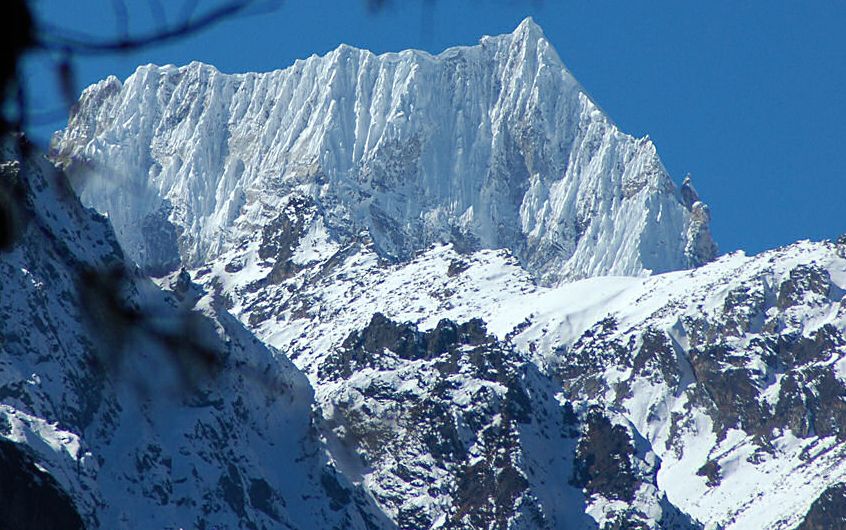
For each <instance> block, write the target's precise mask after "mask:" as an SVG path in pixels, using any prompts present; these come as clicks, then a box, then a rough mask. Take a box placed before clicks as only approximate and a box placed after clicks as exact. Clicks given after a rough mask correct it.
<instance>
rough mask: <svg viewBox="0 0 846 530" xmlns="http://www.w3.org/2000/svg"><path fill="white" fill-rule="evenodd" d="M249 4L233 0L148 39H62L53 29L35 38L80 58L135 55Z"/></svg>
mask: <svg viewBox="0 0 846 530" xmlns="http://www.w3.org/2000/svg"><path fill="white" fill-rule="evenodd" d="M252 3H253V0H235V1H233V2H229V3H227V4H224V5H222V6H220V7H219V8H217V9H213V10H211V11H209V12H207V13H204V14H202V15H200V16H198V17H196V18H194V19H185V20H183V21H182V22H181V23H179V24H177V25H175V26H173V27H171V28H167V29H164V30H162V31H158V32H154V33H150V34H148V35H141V36H136V37H127V38H119V39H115V40H98V39H94V38H79V37H75V36H72V35H68V34H64V35H62V34H61V33H63V32H61V30H59V31H55V30H56V29H58V28H52V29H51V31H50V33H48V34H40V35H39V36H38V38H37V43H38V46H40V47H41V48H44V49H47V50H70V51H71V52H72V53H76V54H80V55H98V54H103V53H116V52H126V51H135V50H138V49H141V48H145V47H148V46H154V45H157V44H162V43H165V42H168V41H170V40H173V39H177V38H180V37H184V36H186V35H188V34H191V33H195V32H197V31H200V30H202V29H204V28H207V27H209V26H211V25H213V24H215V23H217V22H219V21H221V20H223V19H225V18H227V17H230V16H233V15H236V14H238V13H241V12H242V11H244V10H246V9H247V7H249V6H250V4H252Z"/></svg>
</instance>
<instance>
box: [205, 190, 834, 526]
mask: <svg viewBox="0 0 846 530" xmlns="http://www.w3.org/2000/svg"><path fill="white" fill-rule="evenodd" d="M286 215H290V216H291V219H290V220H289V223H288V225H287V226H288V228H289V229H290V228H291V227H294V228H295V229H294V230H288V231H287V232H286V236H285V240H284V241H283V242H281V243H283V244H281V245H280V241H278V240H274V239H273V238H272V237H270V238H269V239H265V236H269V234H271V233H275V232H273V231H269V232H267V233H265V234H263V233H256V234H254V237H253V239H252V240H245V241H244V242H243V244H242V246H241V247H240V248H238V249H234V250H232V251H230V252H229V253H227V254H224V255H223V256H221V258H220V259H219V260H217V261H215V262H214V264H213V265H212V266H209V267H204V268H201V269H199V270H197V271H195V272H194V276H195V277H196V278H197V279H198V281H200V282H201V283H204V284H206V285H207V286H208V288H209V289H213V290H216V291H217V292H219V293H220V295H221V296H222V297H223V298H224V299H228V300H229V304H230V306H231V309H232V311H233V312H234V313H235V314H236V315H237V316H238V317H239V318H240V319H241V320H242V321H244V322H245V323H246V324H247V325H249V326H250V327H251V328H252V329H254V330H256V332H257V334H258V335H259V336H260V337H262V338H264V339H265V340H266V341H267V342H268V343H270V344H273V345H274V346H277V347H279V348H280V349H282V350H283V351H286V352H287V353H288V354H289V355H290V356H291V358H292V359H294V362H295V363H297V364H298V365H299V366H300V367H302V368H303V369H304V370H305V371H306V373H308V374H309V376H310V378H311V380H312V381H313V382H314V384H315V387H316V391H317V397H318V401H319V402H320V403H321V405H322V409H323V413H324V415H325V416H326V417H327V418H330V419H331V418H334V417H335V416H336V415H337V414H338V410H339V409H340V410H348V409H349V408H350V407H352V408H353V409H354V410H355V411H356V414H357V415H356V416H355V417H356V421H357V422H358V423H359V424H361V425H367V424H368V422H377V423H378V424H379V425H381V426H382V427H381V428H382V431H380V432H382V434H381V436H382V437H383V438H384V437H387V439H391V437H392V436H400V437H402V432H404V429H410V428H411V427H409V426H405V427H402V426H397V425H393V426H392V425H390V424H389V425H388V426H385V425H384V424H383V423H380V422H382V421H383V420H384V410H392V408H391V407H389V408H388V409H384V408H383V407H384V406H385V403H386V400H389V401H396V402H400V403H407V402H412V403H413V402H415V400H417V399H419V398H418V397H414V396H415V395H417V394H416V393H419V392H421V390H420V388H426V385H423V386H422V387H421V385H422V383H421V382H420V379H421V377H423V376H422V375H421V374H422V373H424V372H425V370H423V369H422V367H421V366H419V364H418V365H415V364H414V363H413V362H411V363H406V362H403V361H402V359H401V358H400V359H397V357H396V355H392V354H388V353H387V352H386V353H385V355H386V357H383V356H380V355H379V354H378V353H379V352H376V353H372V352H371V356H372V357H373V358H375V359H377V360H374V361H369V362H372V363H376V365H377V366H382V367H381V368H380V369H378V370H376V371H372V370H368V369H364V368H363V367H362V366H359V365H355V364H354V365H353V366H354V367H355V366H358V368H351V369H350V370H349V371H348V372H342V373H341V374H340V375H338V371H337V369H336V368H334V367H336V366H337V361H334V360H333V359H334V358H335V356H336V355H337V354H336V353H335V352H337V351H339V350H342V351H343V350H344V346H343V345H344V344H345V342H347V341H349V340H350V338H349V337H350V336H351V335H350V334H354V333H356V332H358V330H361V329H364V328H366V327H367V326H372V323H371V318H372V315H373V314H374V312H380V313H382V314H384V315H386V316H387V317H388V318H390V319H394V320H396V321H400V322H404V321H408V322H412V323H414V324H415V325H417V326H419V327H420V329H422V330H433V329H435V328H436V327H437V326H439V325H440V324H438V323H439V322H440V321H441V319H443V318H449V319H451V320H453V321H455V322H465V321H468V320H470V319H473V318H480V319H481V320H482V321H484V322H485V323H487V328H488V329H489V330H490V331H491V332H493V333H494V334H495V335H496V336H497V337H498V338H499V340H501V341H504V342H505V344H506V346H504V347H506V348H511V349H513V350H514V351H513V352H512V353H510V354H509V357H510V358H511V359H519V358H520V356H525V358H527V359H530V360H532V361H533V363H534V365H535V366H538V367H540V368H541V373H543V374H545V377H550V378H552V380H555V381H557V382H558V383H557V384H558V385H560V387H559V388H561V390H562V391H563V394H562V396H563V397H565V398H566V400H568V401H570V402H572V403H573V404H574V406H575V407H576V409H577V410H578V411H582V412H580V418H581V420H580V421H581V425H582V431H583V434H582V436H583V437H584V436H587V433H588V432H590V428H587V427H586V426H588V425H590V421H589V415H587V416H586V414H587V412H585V411H587V410H589V409H590V408H591V407H593V406H598V407H600V409H603V410H604V411H605V414H606V415H607V416H608V417H610V418H612V419H613V421H616V422H619V423H620V424H621V425H625V426H626V429H628V431H629V432H630V437H629V438H630V440H631V441H630V442H629V443H631V444H632V445H633V446H634V447H641V448H642V449H641V450H642V451H644V452H642V453H641V454H642V455H644V456H643V460H642V462H647V461H650V462H652V465H653V466H654V468H653V472H654V473H655V477H656V479H655V483H654V484H655V486H654V487H656V488H657V496H656V497H653V499H660V498H661V495H664V494H665V495H666V499H667V502H671V503H672V504H674V505H675V507H678V508H679V509H681V510H683V511H684V512H687V513H689V514H690V515H692V516H693V517H695V518H696V519H698V520H699V521H701V522H703V523H714V524H719V525H723V526H724V527H725V528H733V529H747V528H749V529H752V528H755V529H761V528H767V529H776V528H779V529H787V528H793V527H795V526H796V525H797V524H799V523H800V522H801V521H802V519H803V517H804V514H805V512H807V511H808V509H809V507H810V506H811V504H812V503H813V502H814V500H815V499H816V498H817V497H818V496H819V495H821V494H822V493H823V492H824V491H825V490H826V489H827V488H828V487H829V486H830V485H834V484H836V483H838V482H841V481H843V480H846V443H844V441H846V431H844V429H843V425H846V416H844V405H843V400H842V396H843V395H846V384H845V383H846V378H844V376H843V374H844V373H846V370H844V369H843V368H842V366H843V365H844V363H846V339H844V333H846V299H844V294H846V290H844V288H846V242H844V244H832V243H808V242H802V243H797V244H796V245H793V246H790V247H786V248H783V249H777V250H773V251H770V252H767V253H763V254H761V255H758V256H755V257H751V258H750V257H745V256H743V255H742V254H732V255H729V256H725V257H723V258H721V259H720V260H718V261H716V262H714V263H711V264H708V265H706V266H703V267H701V268H699V269H695V270H691V271H680V272H672V273H667V274H661V275H656V276H652V277H648V278H637V277H599V278H590V279H585V280H582V281H578V282H575V283H570V284H567V285H562V286H560V287H557V288H552V289H551V288H542V287H538V286H536V285H535V284H534V283H533V282H532V278H531V276H530V275H529V274H528V273H527V272H526V271H525V270H524V269H522V268H521V267H520V264H519V261H518V260H517V259H515V258H514V257H513V256H511V255H510V253H509V252H508V251H504V250H498V251H480V252H477V253H473V254H462V253H458V252H456V251H455V250H454V249H453V248H452V247H451V246H436V247H433V248H431V249H429V250H428V251H426V252H424V253H422V254H420V255H418V256H416V257H415V258H413V259H411V260H410V261H409V262H407V263H404V264H390V263H386V262H384V261H382V260H381V259H380V257H379V255H378V253H377V252H375V251H374V250H373V248H372V247H373V245H372V243H371V242H370V241H369V240H368V239H367V238H366V237H364V238H362V239H360V240H359V241H356V242H353V243H351V244H349V245H347V246H342V245H339V244H336V243H327V242H326V241H325V238H323V237H322V236H321V237H317V235H316V234H318V233H320V229H321V225H320V223H319V222H318V220H319V218H317V217H316V216H314V215H313V210H310V209H309V208H308V207H305V206H303V207H301V208H300V209H293V208H292V209H289V210H286ZM315 219H318V220H315ZM292 234H293V235H292ZM297 234H301V235H300V237H297ZM316 242H317V243H316ZM315 245H316V246H317V247H319V248H320V249H322V251H320V252H318V251H317V250H316V248H315ZM280 247H282V248H284V252H280V251H279V249H280ZM261 249H265V252H264V253H262V251H261ZM330 254H331V256H330ZM262 255H264V256H265V257H264V258H262V257H261V256H262ZM279 256H281V258H282V259H287V258H286V257H287V256H310V260H311V261H308V260H305V259H300V260H299V261H298V262H296V263H295V262H294V261H293V260H289V261H286V262H285V263H287V265H286V266H284V267H280V266H279V263H280V261H278V259H279ZM280 271H283V272H284V273H281V272H280ZM369 323H370V324H369ZM354 358H355V357H354ZM406 371H407V372H408V373H409V374H415V375H414V377H413V378H411V379H410V380H409V376H408V375H406V376H401V375H398V374H402V373H405V372H406ZM386 372H387V374H386ZM333 374H335V375H333ZM388 374H391V375H388ZM428 384H429V385H431V384H434V383H433V382H430V383H428ZM365 389H367V391H365ZM412 389H415V390H412ZM427 392H428V391H424V392H423V394H422V395H424V396H425V395H427ZM531 395H532V403H533V404H534V400H535V399H539V398H538V395H537V394H535V393H531ZM356 396H357V397H356ZM351 400H352V401H351ZM370 400H374V402H371V401H370ZM378 403H382V405H381V406H379V405H378ZM474 403H481V401H478V400H477V401H474ZM472 408H473V407H471V409H472ZM482 408H484V407H482ZM451 410H453V411H454V412H453V413H454V414H460V412H459V411H461V410H462V407H461V405H460V404H459V403H453V404H452V405H451ZM537 421H538V420H537V419H533V420H531V421H530V422H529V423H537ZM330 423H331V421H330ZM433 423H437V422H433ZM586 428H587V430H586V431H585V429H586ZM394 429H396V430H394ZM386 431H387V432H386ZM599 438H600V439H602V438H604V437H602V436H599ZM523 444H524V446H523V447H522V450H526V447H528V446H529V444H530V442H528V441H524V442H523ZM553 445H555V444H553ZM624 445H625V444H624ZM589 446H590V445H586V447H589ZM560 447H566V444H564V443H563V442H562V444H561V445H560ZM534 448H535V450H536V451H541V452H543V451H548V450H549V446H543V445H541V446H540V448H539V447H538V446H534ZM644 448H645V449H644ZM358 450H359V452H360V457H361V458H362V459H363V462H365V463H368V465H369V466H370V467H369V468H370V469H371V471H370V472H369V474H367V473H365V476H364V477H363V478H362V480H363V483H364V484H365V486H366V487H368V488H369V489H371V491H374V492H375V493H374V495H376V497H377V499H378V500H379V502H380V503H381V504H382V505H383V506H387V507H386V511H388V512H391V511H392V510H399V509H401V508H400V507H401V506H403V503H404V502H407V501H408V498H409V497H403V496H400V497H394V498H385V497H384V496H383V495H381V494H380V493H379V492H380V491H382V490H384V489H385V488H389V489H391V490H392V491H396V490H397V489H400V490H401V491H413V489H414V483H413V482H412V483H411V484H409V483H408V482H409V481H411V479H410V478H408V476H404V475H402V474H400V473H397V472H396V470H393V468H392V467H391V466H390V465H384V466H383V465H381V464H379V465H376V464H373V462H374V459H376V461H379V460H378V458H377V456H374V454H372V453H371V452H370V451H369V450H368V448H367V447H364V448H361V447H358ZM553 452H554V451H553ZM620 454H623V455H627V454H629V453H627V452H626V450H622V453H620ZM649 454H651V455H653V456H651V457H648V458H647V456H648V455H649ZM607 456H608V455H607V454H606V457H607ZM594 457H595V455H594ZM576 459H577V462H578V460H579V455H578V454H577V455H576ZM650 459H651V460H650ZM612 460H613V459H612ZM618 460H619V459H618ZM436 461H437V459H436ZM360 465H362V466H364V467H365V468H367V467H368V465H365V464H360ZM577 465H578V464H577ZM644 465H645V464H637V465H635V464H633V465H632V467H633V468H638V469H642V468H643V466H644ZM647 467H648V466H647ZM618 471H619V470H618ZM644 473H647V475H648V472H646V471H644ZM617 474H619V473H618V472H615V471H613V470H610V471H609V470H608V469H605V471H604V472H603V473H602V474H600V475H599V476H605V477H606V478H607V477H608V475H615V476H616V475H617ZM571 478H572V477H567V480H570V479H571ZM646 483H649V481H647V482H646ZM397 484H401V485H403V486H402V488H410V489H402V488H401V487H400V486H398V485H397ZM580 484H584V485H585V486H586V492H587V493H588V494H589V498H588V501H587V505H586V509H587V510H588V513H590V514H591V515H593V516H595V517H596V519H597V520H598V521H606V522H607V521H612V520H613V519H614V516H615V514H619V512H615V511H614V510H619V509H620V508H621V506H628V507H632V506H633V505H636V503H635V502H634V501H632V500H631V499H633V498H634V497H631V496H630V497H628V501H621V498H625V497H624V496H623V495H622V494H621V493H620V492H621V491H623V492H625V491H628V492H631V491H633V490H636V489H637V488H635V487H634V486H628V487H623V488H622V489H619V488H618V489H614V490H613V491H612V493H610V494H607V492H606V493H602V492H599V491H597V492H594V493H593V494H591V490H590V488H589V487H588V486H590V484H592V482H591V481H584V482H581V483H580ZM627 488H628V489H627ZM648 489H649V488H648V487H647V490H648ZM615 495H616V497H615ZM412 498H413V496H412ZM643 502H645V501H643ZM395 503H398V504H395ZM649 505H650V504H649V503H648V502H645V504H641V505H640V506H641V507H640V508H638V509H637V510H639V511H640V513H647V514H648V513H650V510H649V509H647V508H644V506H649ZM658 505H660V503H658V504H655V505H654V506H658ZM428 509H430V510H431V508H428ZM674 509H675V508H673V509H671V510H670V511H671V512H672V510H674ZM394 513H396V512H394ZM668 513H669V512H668ZM609 514H610V515H609ZM651 517H652V518H651V519H650V517H646V519H647V520H650V521H651V522H652V524H659V523H658V521H660V520H661V516H660V515H657V516H656V515H655V514H654V513H653V515H652V516H651ZM552 527H555V526H554V525H553V526H552Z"/></svg>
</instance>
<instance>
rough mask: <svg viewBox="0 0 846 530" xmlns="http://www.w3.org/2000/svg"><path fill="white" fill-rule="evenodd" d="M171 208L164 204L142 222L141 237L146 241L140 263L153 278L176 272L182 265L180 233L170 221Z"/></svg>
mask: <svg viewBox="0 0 846 530" xmlns="http://www.w3.org/2000/svg"><path fill="white" fill-rule="evenodd" d="M170 210H171V208H170V207H169V206H168V205H167V204H163V205H162V207H161V208H159V209H158V210H156V211H153V212H151V213H149V214H148V215H147V216H146V217H144V219H143V220H142V222H141V226H140V229H141V236H142V238H143V240H144V246H143V251H142V252H143V255H141V256H139V262H140V263H142V264H143V267H144V270H145V271H146V272H147V273H148V274H150V275H151V276H163V275H165V274H167V273H169V272H172V271H175V270H176V269H178V268H179V267H180V265H181V260H180V258H179V231H178V229H177V228H176V226H175V225H174V224H173V223H171V222H170V221H169V220H168V215H169V214H170Z"/></svg>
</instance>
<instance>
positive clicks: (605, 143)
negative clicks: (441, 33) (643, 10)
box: [54, 19, 716, 284]
mask: <svg viewBox="0 0 846 530" xmlns="http://www.w3.org/2000/svg"><path fill="white" fill-rule="evenodd" d="M54 150H55V156H56V159H57V160H59V161H60V162H61V163H62V164H64V165H65V166H66V167H68V168H70V169H73V168H74V167H76V166H78V165H82V166H83V167H84V168H86V171H88V170H90V169H91V168H92V167H93V168H94V170H95V172H96V173H99V178H97V179H91V178H90V177H89V178H87V179H86V182H85V184H84V186H82V187H81V188H82V190H83V191H82V197H83V200H84V202H86V203H88V204H90V205H93V206H94V207H96V208H97V209H99V210H100V211H104V212H108V214H109V217H110V219H111V221H112V224H113V225H114V227H115V229H116V230H117V232H118V235H119V236H120V238H121V241H122V243H123V245H124V248H125V249H126V251H127V253H128V254H129V256H130V257H132V258H133V259H135V260H137V261H138V263H140V264H141V265H143V266H144V267H145V268H147V269H148V270H150V271H153V272H154V273H159V272H164V271H166V270H170V269H173V268H175V267H177V266H178V264H179V263H180V261H181V262H182V263H184V264H186V265H188V266H198V265H200V264H203V263H206V262H208V261H210V260H212V259H214V258H216V257H217V256H219V255H220V254H221V253H223V252H225V251H226V250H227V249H230V248H232V247H233V246H236V245H237V244H238V243H239V242H240V241H241V240H242V239H243V238H244V235H245V234H247V233H249V231H250V229H251V227H254V226H255V225H257V224H258V225H260V224H262V219H263V218H264V217H266V216H267V215H268V212H274V211H276V210H278V209H280V206H284V205H285V204H286V203H287V202H289V200H290V198H291V197H292V196H303V197H305V198H308V199H309V200H311V201H313V202H314V203H315V204H316V205H317V208H318V210H319V214H320V215H321V216H322V217H323V219H324V224H325V227H326V229H327V230H328V232H329V233H330V234H331V235H332V236H333V237H334V238H337V239H338V240H340V241H341V242H345V241H349V240H350V238H351V237H354V236H356V235H357V234H358V233H359V232H360V231H361V230H366V231H367V232H368V233H369V234H370V236H371V238H372V240H373V242H374V244H375V248H376V249H377V250H378V252H379V254H380V255H381V256H383V257H385V258H389V259H394V260H395V259H405V258H408V257H409V256H411V255H413V253H414V252H415V251H419V250H422V249H425V248H427V247H429V246H431V245H432V244H435V243H447V242H451V243H454V244H455V245H456V247H458V248H462V249H465V250H478V249H482V248H494V249H496V248H508V249H510V250H512V251H513V252H514V254H515V255H516V256H517V257H518V258H519V259H520V261H521V263H523V264H524V266H525V267H526V268H527V269H528V270H529V271H531V272H532V273H533V274H535V275H536V277H537V278H539V279H540V281H541V282H542V283H545V284H554V283H556V282H558V281H561V280H565V279H567V280H569V279H576V278H583V277H589V276H596V275H602V274H617V275H643V274H649V273H658V272H665V271H669V270H677V269H682V268H688V267H691V266H696V265H700V264H702V263H705V262H708V261H710V260H711V259H713V257H714V256H715V254H716V247H715V245H714V243H713V241H712V239H711V237H710V234H709V232H708V221H709V219H708V213H707V208H706V207H705V206H704V204H702V203H699V202H698V201H694V202H691V201H687V200H686V199H685V197H686V196H685V195H684V194H683V193H681V192H680V191H679V190H678V189H677V188H676V187H675V186H674V184H673V182H672V180H671V179H670V177H669V176H668V174H667V172H666V170H665V169H664V167H663V165H662V164H661V161H660V160H659V158H658V155H657V153H656V150H655V146H654V145H653V143H652V142H651V141H650V140H649V139H648V138H641V139H637V138H633V137H631V136H629V135H626V134H624V133H623V132H621V131H620V130H618V129H617V127H616V126H615V125H614V124H613V123H612V122H611V120H610V119H609V118H608V117H607V116H606V115H605V114H604V113H603V112H602V111H601V110H600V108H599V107H598V106H597V105H596V104H595V103H594V102H593V101H592V100H591V98H590V97H589V96H588V94H587V93H586V92H585V90H584V89H583V88H582V87H581V86H580V85H579V83H578V82H577V81H576V79H575V78H574V77H573V76H572V75H571V74H570V72H569V71H568V70H567V69H566V67H565V66H564V65H563V63H562V62H561V60H560V59H559V57H558V55H557V53H556V52H555V50H554V49H553V48H552V46H551V45H550V43H549V42H548V41H547V39H546V38H545V36H544V34H543V32H542V30H541V29H540V28H539V27H538V26H537V25H536V24H535V23H534V22H533V21H532V20H531V19H526V20H525V21H524V22H523V23H521V24H520V25H519V27H518V28H517V29H516V30H515V31H514V32H513V33H512V34H508V35H501V36H496V37H484V38H482V39H481V41H480V43H479V44H478V45H476V46H470V47H456V48H450V49H448V50H446V51H444V52H442V53H440V54H439V55H436V56H433V55H430V54H428V53H426V52H421V51H415V50H408V51H403V52H400V53H388V54H384V55H374V54H373V53H371V52H369V51H366V50H359V49H356V48H352V47H350V46H346V45H343V46H340V47H339V48H338V49H336V50H335V51H333V52H331V53H329V54H327V55H325V56H322V57H318V56H312V57H310V58H308V59H306V60H300V61H297V62H296V63H295V64H294V65H293V66H291V67H289V68H286V69H284V70H278V71H274V72H269V73H248V74H233V75H230V74H223V73H221V72H219V71H218V70H216V69H215V68H214V67H212V66H209V65H205V64H200V63H192V64H190V65H188V66H184V67H179V68H177V67H174V66H163V67H158V66H153V65H148V66H143V67H140V68H139V69H138V70H137V71H136V72H135V73H134V74H133V75H132V76H130V77H129V78H128V79H127V80H126V81H124V82H120V81H119V80H118V79H116V78H114V77H110V78H108V79H106V80H104V81H102V82H100V83H98V84H96V85H93V86H91V87H89V88H88V89H86V90H85V91H84V92H83V94H82V97H81V99H80V102H79V105H78V108H77V109H76V110H75V112H74V113H73V116H72V117H71V119H70V122H69V126H68V128H67V130H65V131H64V132H62V133H60V134H58V135H57V137H56V139H55V145H54ZM130 190H131V191H130ZM138 227H141V229H140V230H139V229H138Z"/></svg>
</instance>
